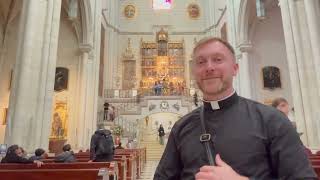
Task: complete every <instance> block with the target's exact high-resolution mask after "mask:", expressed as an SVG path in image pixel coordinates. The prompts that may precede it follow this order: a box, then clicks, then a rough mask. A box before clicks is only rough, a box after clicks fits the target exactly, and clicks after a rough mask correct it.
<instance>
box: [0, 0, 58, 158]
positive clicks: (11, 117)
mask: <svg viewBox="0 0 320 180" xmlns="http://www.w3.org/2000/svg"><path fill="white" fill-rule="evenodd" d="M60 10H61V0H56V1H39V0H29V1H23V5H22V11H21V19H20V26H19V33H18V48H17V55H16V63H15V67H14V75H13V84H12V89H11V94H10V102H9V113H8V123H7V127H6V134H5V143H7V144H9V145H11V144H18V145H20V146H22V147H23V148H25V149H26V150H27V151H29V152H31V151H33V150H34V149H35V148H38V147H42V148H44V149H47V148H48V138H49V133H50V122H51V109H52V96H53V86H54V73H55V62H56V54H57V46H58V32H59V23H60Z"/></svg>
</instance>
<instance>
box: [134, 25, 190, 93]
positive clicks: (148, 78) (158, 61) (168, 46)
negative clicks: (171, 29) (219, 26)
mask: <svg viewBox="0 0 320 180" xmlns="http://www.w3.org/2000/svg"><path fill="white" fill-rule="evenodd" d="M140 50H141V52H140V53H141V80H140V85H139V93H140V94H142V95H164V96H170V95H183V93H184V91H185V86H186V83H185V64H184V62H185V52H184V41H183V40H182V41H180V42H171V41H169V38H168V33H167V32H166V31H164V30H163V29H161V30H160V31H159V32H157V34H156V42H145V41H143V40H141V49H140ZM157 87H159V92H157V90H155V89H157Z"/></svg>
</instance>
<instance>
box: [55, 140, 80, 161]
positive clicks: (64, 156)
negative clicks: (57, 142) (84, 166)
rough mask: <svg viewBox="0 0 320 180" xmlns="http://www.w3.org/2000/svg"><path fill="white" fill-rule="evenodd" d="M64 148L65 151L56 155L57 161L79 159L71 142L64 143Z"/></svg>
mask: <svg viewBox="0 0 320 180" xmlns="http://www.w3.org/2000/svg"><path fill="white" fill-rule="evenodd" d="M62 150H63V152H62V153H61V154H59V155H57V156H56V157H55V159H54V161H55V162H64V163H71V162H76V161H77V159H76V157H75V156H74V153H73V151H72V150H71V145H70V144H66V145H64V146H63V148H62Z"/></svg>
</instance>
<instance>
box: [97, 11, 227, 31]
mask: <svg viewBox="0 0 320 180" xmlns="http://www.w3.org/2000/svg"><path fill="white" fill-rule="evenodd" d="M105 11H106V10H102V16H103V19H104V21H105V23H106V25H107V27H109V28H111V29H112V30H113V31H115V32H117V33H119V34H120V35H154V32H152V31H150V32H133V31H121V30H120V29H119V28H117V27H115V26H114V25H112V24H111V23H109V21H108V20H107V17H106V15H105V13H104V12H105ZM226 11H227V7H226V6H225V7H224V9H223V11H222V13H221V15H220V17H219V19H218V21H217V23H215V24H213V25H211V26H209V27H208V28H206V29H204V30H202V31H176V32H174V31H173V32H169V35H205V34H206V33H208V32H210V31H211V30H213V29H214V28H216V27H218V25H219V24H220V22H221V20H222V18H223V16H224V15H225V13H226ZM155 26H161V27H169V26H170V25H153V27H155Z"/></svg>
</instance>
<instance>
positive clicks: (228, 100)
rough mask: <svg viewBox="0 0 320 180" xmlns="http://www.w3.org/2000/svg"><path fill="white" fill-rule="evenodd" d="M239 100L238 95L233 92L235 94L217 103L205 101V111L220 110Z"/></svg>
mask: <svg viewBox="0 0 320 180" xmlns="http://www.w3.org/2000/svg"><path fill="white" fill-rule="evenodd" d="M237 99H238V95H237V93H236V92H235V90H233V92H232V93H231V94H230V95H229V96H227V97H224V98H223V99H220V100H217V101H205V100H203V105H204V108H205V109H212V110H218V109H223V108H226V107H229V106H231V105H232V104H233V103H234V102H235V101H236V100H237Z"/></svg>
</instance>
